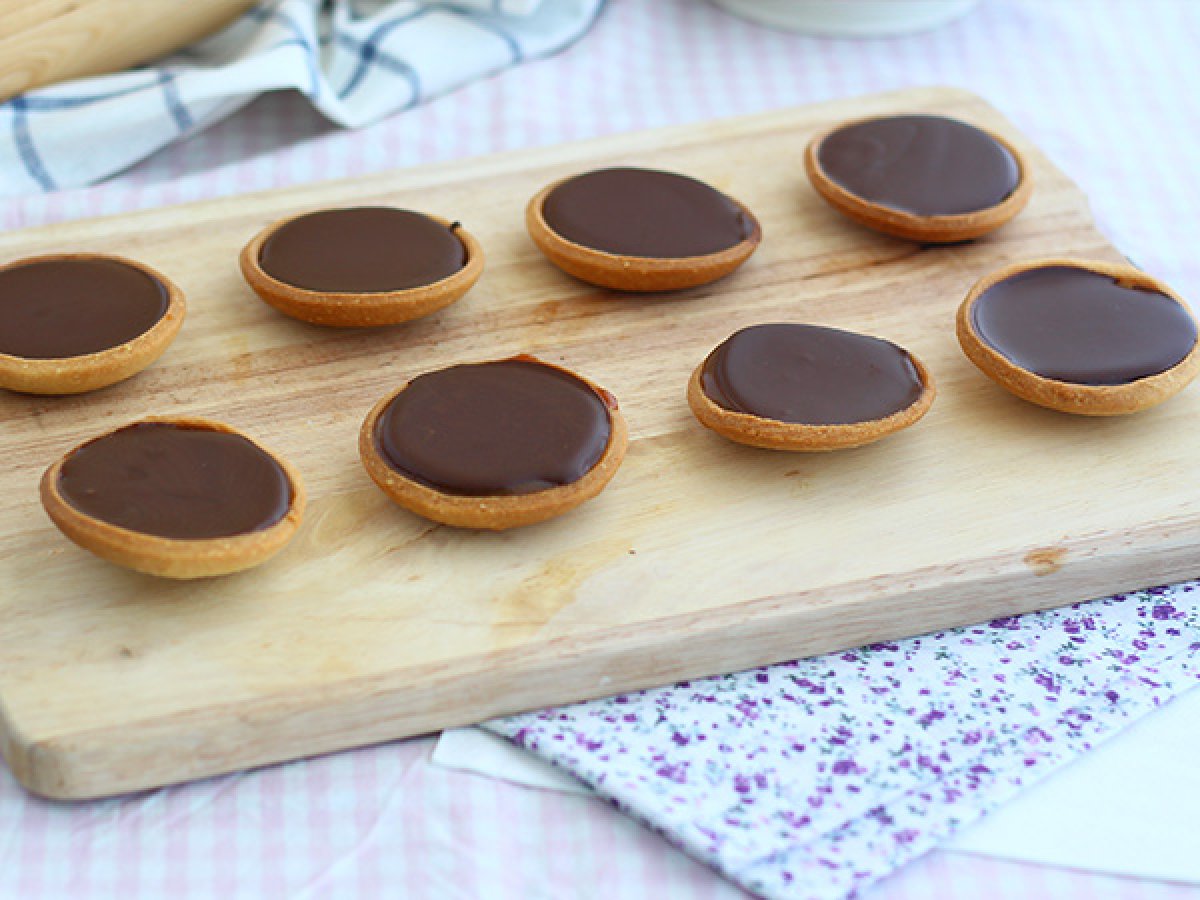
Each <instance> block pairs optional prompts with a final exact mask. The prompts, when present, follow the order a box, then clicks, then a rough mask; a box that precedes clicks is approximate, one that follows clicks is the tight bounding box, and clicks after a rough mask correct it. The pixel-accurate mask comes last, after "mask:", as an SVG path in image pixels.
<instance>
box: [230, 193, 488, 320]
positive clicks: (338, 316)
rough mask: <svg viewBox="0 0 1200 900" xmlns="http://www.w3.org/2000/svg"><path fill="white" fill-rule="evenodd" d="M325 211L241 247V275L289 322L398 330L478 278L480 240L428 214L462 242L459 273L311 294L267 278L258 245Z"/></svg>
mask: <svg viewBox="0 0 1200 900" xmlns="http://www.w3.org/2000/svg"><path fill="white" fill-rule="evenodd" d="M339 211H340V210H339ZM324 212H334V211H333V210H319V211H317V213H313V212H309V213H302V214H300V215H296V216H290V217H288V218H286V219H281V220H279V221H278V222H274V223H272V224H271V225H269V226H267V227H266V228H264V229H263V230H262V231H260V232H259V233H258V234H257V235H255V236H254V237H253V238H252V239H251V240H250V242H249V243H248V244H246V246H245V247H243V248H242V252H241V255H240V256H239V258H238V262H239V264H240V266H241V270H242V276H243V277H244V278H245V279H246V283H247V284H249V285H250V287H251V288H252V289H253V291H254V293H256V294H257V295H258V296H259V297H260V298H261V299H262V300H263V301H264V302H265V303H267V304H268V305H270V306H273V307H274V308H275V309H277V310H279V311H280V312H282V313H284V314H285V315H288V316H291V317H292V318H294V319H300V320H301V321H304V322H310V323H312V324H314V325H332V326H338V327H348V328H361V327H369V326H381V325H398V324H400V323H402V322H408V321H411V320H413V319H419V318H421V317H422V316H427V315H430V314H431V313H434V312H437V311H438V310H439V309H443V308H444V307H447V306H449V305H450V304H451V303H453V302H454V301H456V300H458V299H460V298H461V297H462V296H463V295H464V294H465V293H466V292H467V291H469V290H470V289H471V288H472V287H473V286H474V284H475V282H477V281H478V280H479V276H480V275H482V274H483V262H484V258H483V247H482V246H481V245H480V243H479V241H478V240H476V239H475V237H474V236H473V235H472V234H471V233H470V232H468V231H467V230H466V229H465V228H463V227H462V226H461V225H459V224H458V223H457V222H451V221H450V220H449V219H443V218H441V217H439V216H432V215H428V214H421V215H423V216H424V217H425V218H427V219H430V220H432V221H433V222H436V223H437V224H439V225H442V226H444V227H446V228H448V229H450V230H451V231H452V232H453V233H454V236H455V237H457V238H458V240H459V241H460V242H461V243H462V246H463V251H464V254H465V262H464V263H463V266H462V268H460V269H459V270H458V271H456V272H453V273H452V274H450V275H447V276H445V277H443V278H441V279H439V280H437V281H433V282H431V283H428V284H421V285H418V286H416V287H409V288H404V289H401V290H389V291H335V290H312V289H309V288H304V287H298V286H296V285H294V284H288V283H287V282H286V281H282V280H280V279H279V278H277V277H275V276H274V275H271V274H270V273H268V272H267V271H266V270H265V269H264V268H263V266H262V264H261V255H262V250H263V245H264V244H265V243H266V242H267V241H268V240H270V239H271V238H272V237H273V236H274V235H275V233H276V232H277V231H279V230H280V229H281V228H283V227H284V226H285V225H289V224H291V223H292V222H295V221H296V220H298V219H303V218H306V217H308V216H312V215H317V214H320V213H324ZM402 212H407V211H406V210H404V211H402Z"/></svg>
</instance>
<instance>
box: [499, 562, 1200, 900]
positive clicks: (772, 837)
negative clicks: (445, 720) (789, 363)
mask: <svg viewBox="0 0 1200 900" xmlns="http://www.w3.org/2000/svg"><path fill="white" fill-rule="evenodd" d="M1197 597H1200V593H1197V585H1196V584H1194V583H1192V584H1186V585H1178V586H1175V587H1171V588H1156V589H1153V590H1149V591H1139V592H1137V593H1131V594H1128V595H1118V596H1116V597H1111V598H1108V599H1106V600H1098V601H1093V602H1091V603H1086V604H1078V605H1076V606H1072V607H1068V608H1066V609H1061V610H1053V611H1050V612H1044V613H1036V614H1032V615H1027V616H1020V617H1013V618H1004V619H997V620H995V621H992V622H989V623H986V624H983V625H978V626H974V627H965V628H957V629H953V630H950V631H946V632H939V633H937V634H931V635H925V636H922V637H917V638H909V639H907V640H902V641H888V642H885V643H881V644H874V645H871V646H869V647H863V648H860V649H857V650H851V651H846V652H844V653H834V654H829V655H827V656H820V657H815V658H813V659H808V660H800V661H796V662H791V663H784V664H781V665H777V666H772V667H769V668H765V669H754V670H750V671H747V672H741V673H737V674H734V675H725V676H720V677H716V678H706V679H701V680H696V681H692V682H684V683H681V684H678V685H674V686H671V687H664V688H658V689H655V690H649V691H641V692H637V693H632V694H622V695H618V696H616V697H611V698H608V699H606V700H598V701H593V702H590V703H581V704H577V705H575V706H568V707H561V708H558V709H549V710H544V711H542V712H537V713H529V714H526V715H520V716H513V717H510V718H507V719H501V720H496V721H493V722H489V723H487V724H486V726H485V727H487V728H488V729H490V730H492V731H495V732H497V733H499V734H503V735H505V736H506V737H509V738H510V739H512V740H513V741H514V742H515V743H517V744H518V745H519V746H522V747H525V748H526V749H529V750H532V751H533V752H534V753H536V754H538V755H539V756H541V757H543V758H544V759H547V760H549V761H550V762H553V763H554V764H556V765H557V766H559V767H561V768H563V769H565V770H567V771H568V772H570V773H572V774H573V775H575V776H577V777H578V778H580V779H582V780H583V781H584V782H586V783H587V784H588V785H589V786H590V787H591V788H593V789H594V790H595V791H596V792H597V793H598V794H600V795H601V796H603V797H605V798H607V799H608V800H610V801H611V802H613V803H614V804H616V805H617V806H618V807H619V808H620V809H622V810H624V811H626V812H628V813H630V814H631V815H633V816H635V817H636V818H638V819H640V820H641V821H643V822H645V823H646V824H647V825H649V826H650V827H652V828H654V829H655V830H656V831H659V832H660V833H662V834H663V835H664V836H666V837H667V838H668V839H669V840H671V841H672V842H673V843H675V844H677V845H678V846H680V847H681V848H682V849H684V850H685V851H687V852H688V853H690V854H691V855H692V856H695V857H696V858H698V859H700V860H703V861H704V862H707V863H708V864H709V865H711V866H713V867H714V868H716V869H717V870H718V871H720V872H722V873H723V874H725V875H726V876H727V877H729V878H730V879H731V880H733V881H735V882H737V883H739V884H741V885H742V886H743V887H745V888H747V889H749V890H750V891H752V892H754V893H756V894H759V895H762V896H765V897H769V898H780V900H782V898H841V897H845V896H848V895H849V894H851V893H852V892H854V891H856V890H858V889H860V888H862V887H864V886H865V885H867V884H870V883H871V882H873V881H875V880H877V879H879V878H881V877H883V876H884V875H886V874H888V873H890V872H892V871H893V870H895V869H896V868H899V867H900V866H901V865H903V864H904V863H906V862H908V861H909V860H911V859H914V858H915V857H917V856H919V855H920V854H922V853H924V852H925V851H927V850H929V849H930V848H932V847H934V846H937V845H939V844H942V843H943V842H945V841H946V840H947V839H948V838H949V837H951V836H952V835H954V834H955V833H957V832H958V831H960V830H961V829H963V828H964V827H965V826H966V825H968V824H970V823H972V822H974V821H976V820H977V819H978V818H979V817H980V816H982V815H983V814H984V813H986V812H988V811H990V810H992V809H995V808H997V807H999V806H1000V805H1001V804H1003V803H1005V802H1007V801H1008V800H1010V799H1012V798H1013V797H1014V796H1016V795H1017V794H1018V793H1019V792H1020V791H1021V790H1022V788H1024V787H1025V786H1027V785H1029V784H1032V783H1033V782H1034V781H1036V780H1038V779H1040V778H1042V777H1044V776H1045V775H1047V774H1049V773H1050V772H1052V771H1054V770H1056V769H1058V768H1059V767H1060V766H1062V765H1063V764H1064V763H1066V762H1068V761H1070V760H1071V759H1074V758H1076V757H1077V756H1079V755H1081V754H1083V753H1084V752H1086V751H1087V750H1089V749H1090V748H1091V747H1092V746H1093V745H1095V744H1097V743H1099V742H1100V741H1102V740H1105V739H1107V738H1108V737H1110V736H1112V735H1113V734H1115V733H1116V732H1117V731H1119V730H1120V729H1121V728H1122V727H1124V726H1125V725H1127V724H1129V723H1131V722H1133V721H1135V720H1136V719H1138V718H1139V717H1141V716H1142V715H1144V714H1145V713H1147V712H1148V711H1150V710H1152V709H1154V708H1155V707H1157V706H1159V705H1161V704H1163V703H1165V702H1166V701H1168V700H1170V699H1171V698H1173V697H1174V696H1176V695H1178V694H1180V693H1183V692H1184V691H1185V690H1187V689H1188V688H1189V687H1191V686H1193V685H1194V684H1196V681H1197V677H1198V676H1200V652H1198V651H1200V604H1198V603H1197Z"/></svg>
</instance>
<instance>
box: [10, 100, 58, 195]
mask: <svg viewBox="0 0 1200 900" xmlns="http://www.w3.org/2000/svg"><path fill="white" fill-rule="evenodd" d="M11 103H12V112H13V116H12V131H13V144H14V145H15V146H16V148H17V154H18V155H19V156H20V157H21V165H23V166H24V167H25V171H26V172H28V173H29V177H31V178H32V179H33V180H34V181H36V182H37V183H38V185H39V186H40V187H41V189H42V190H43V191H53V190H55V189H56V188H57V185H56V184H55V183H54V179H53V178H51V177H50V173H49V172H48V171H47V170H46V164H45V163H44V162H42V157H41V156H40V155H39V154H38V152H37V147H35V146H34V145H33V135H31V134H30V133H29V117H28V115H27V111H26V106H25V98H24V97H20V96H18V97H13V99H12V101H11Z"/></svg>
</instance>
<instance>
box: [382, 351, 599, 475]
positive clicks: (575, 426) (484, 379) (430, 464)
mask: <svg viewBox="0 0 1200 900" xmlns="http://www.w3.org/2000/svg"><path fill="white" fill-rule="evenodd" d="M610 404H613V405H615V401H613V400H612V398H611V397H609V396H607V395H602V394H600V393H598V392H597V391H596V390H595V389H594V388H592V387H591V386H590V385H589V384H587V383H586V382H585V381H583V380H582V379H580V378H578V377H576V376H575V375H572V374H571V373H570V372H567V371H564V370H563V369H559V368H557V367H555V366H551V365H547V364H545V363H542V362H539V361H537V360H535V359H532V358H530V357H516V358H514V359H505V360H499V361H496V362H486V363H477V364H474V365H459V366H451V367H450V368H447V369H441V370H439V371H437V372H430V373H428V374H425V375H420V376H418V377H416V378H414V379H413V380H412V381H411V382H410V383H409V384H408V386H407V387H405V388H404V390H402V391H400V393H399V394H397V395H396V397H395V398H394V399H393V400H392V401H391V403H389V404H388V406H387V407H386V409H384V411H383V413H382V414H381V415H380V416H379V419H378V422H377V424H376V428H375V440H376V443H377V446H378V448H379V451H380V454H381V456H382V457H383V459H384V461H385V462H387V463H388V465H390V466H392V467H393V468H394V469H396V470H397V471H398V472H400V473H401V474H403V475H405V476H406V477H408V478H410V479H412V480H414V481H417V482H419V483H421V484H424V485H426V486H428V487H432V488H434V489H436V490H438V491H441V492H443V493H447V494H458V495H466V496H489V495H493V496H494V495H514V494H529V493H533V492H534V491H541V490H546V489H548V488H554V487H560V486H563V485H568V484H571V483H572V482H575V481H578V480H579V479H580V478H582V477H583V476H584V475H586V474H587V473H588V472H589V471H590V470H591V469H592V468H593V467H594V466H595V465H596V463H597V462H599V461H600V458H601V457H602V456H603V455H604V452H605V450H606V449H607V447H608V442H609V438H610V436H611V433H612V420H611V418H610V416H609V406H610Z"/></svg>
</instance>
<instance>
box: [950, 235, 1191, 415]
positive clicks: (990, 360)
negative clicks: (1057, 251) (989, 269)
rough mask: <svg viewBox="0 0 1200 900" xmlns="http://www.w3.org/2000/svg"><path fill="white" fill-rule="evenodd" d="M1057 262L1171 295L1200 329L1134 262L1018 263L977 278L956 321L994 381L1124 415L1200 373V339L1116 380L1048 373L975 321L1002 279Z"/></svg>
mask: <svg viewBox="0 0 1200 900" xmlns="http://www.w3.org/2000/svg"><path fill="white" fill-rule="evenodd" d="M1054 268H1066V269H1079V270H1081V271H1084V272H1092V273H1097V274H1100V275H1104V276H1107V277H1108V278H1110V279H1112V281H1113V282H1114V283H1115V284H1116V285H1117V286H1119V287H1124V288H1133V289H1135V290H1142V291H1146V292H1148V293H1151V294H1158V295H1161V296H1163V297H1166V298H1169V299H1170V300H1172V301H1174V302H1175V303H1177V304H1178V305H1179V307H1180V312H1181V313H1182V314H1183V315H1182V316H1181V317H1180V318H1183V319H1184V321H1187V320H1190V322H1191V328H1192V333H1193V335H1195V334H1196V332H1197V326H1196V321H1195V318H1194V316H1193V315H1192V313H1191V311H1190V310H1189V309H1188V306H1187V304H1186V303H1185V302H1184V301H1183V299H1182V298H1181V297H1180V296H1179V295H1178V294H1176V293H1175V292H1174V291H1173V290H1171V288H1170V287H1168V286H1167V285H1165V284H1163V283H1162V282H1161V281H1159V280H1158V279H1157V278H1153V277H1152V276H1150V275H1147V274H1146V273H1145V272H1142V271H1140V270H1139V269H1135V268H1134V267H1132V266H1128V265H1121V264H1116V263H1109V262H1100V261H1095V260H1078V259H1061V258H1047V259H1037V260H1029V261H1026V262H1019V263H1013V264H1012V265H1009V266H1005V267H1004V268H1002V269H999V270H998V271H996V272H993V273H991V274H990V275H986V276H984V277H983V278H981V279H980V280H979V281H978V282H976V283H975V286H974V287H972V288H971V290H970V292H969V293H968V294H967V296H966V299H965V300H963V302H962V304H961V305H960V306H959V308H958V314H957V317H956V321H955V331H956V333H957V335H958V343H959V345H960V346H961V347H962V350H963V353H965V354H966V355H967V358H968V359H970V360H971V362H973V363H974V364H975V365H976V366H977V367H978V368H979V370H980V371H981V372H983V374H984V375H986V376H987V377H988V378H990V379H992V381H994V382H996V383H997V384H998V385H1000V386H1001V387H1003V388H1004V389H1005V390H1007V391H1009V392H1011V393H1013V394H1015V395H1017V396H1018V397H1020V398H1021V399H1023V400H1028V401H1029V402H1030V403H1035V404H1037V405H1038V406H1045V407H1048V408H1049V409H1054V410H1058V411H1060V412H1066V413H1075V414H1076V415H1083V416H1118V415H1124V414H1126V413H1132V412H1138V411H1139V410H1143V409H1147V408H1149V407H1151V406H1155V405H1157V404H1159V403H1162V402H1163V401H1164V400H1167V399H1168V398H1170V397H1172V396H1174V395H1175V394H1177V393H1179V391H1181V390H1183V388H1184V387H1186V386H1187V385H1188V383H1189V382H1191V381H1192V379H1194V378H1195V377H1196V375H1197V374H1198V373H1200V341H1196V340H1194V339H1193V343H1192V346H1191V349H1190V350H1188V351H1187V352H1186V354H1185V355H1183V356H1182V358H1181V359H1179V361H1178V362H1176V363H1175V364H1174V365H1171V366H1169V367H1168V368H1166V369H1164V370H1162V371H1159V372H1156V373H1153V374H1148V375H1146V376H1144V377H1138V378H1133V379H1131V380H1128V381H1125V382H1123V383H1116V384H1086V383H1079V382H1073V381H1066V380H1060V379H1057V378H1050V377H1045V376H1043V375H1039V374H1037V373H1036V372H1033V371H1031V370H1030V369H1027V368H1024V367H1022V366H1020V365H1018V364H1017V363H1015V362H1013V360H1011V359H1009V358H1008V357H1007V356H1006V355H1004V354H1003V353H1001V352H1000V351H999V350H997V349H996V348H995V347H993V346H991V345H990V344H989V343H988V342H987V341H986V340H985V339H984V338H983V336H981V335H980V334H979V332H978V331H977V330H976V328H975V326H974V324H973V310H974V307H975V304H976V303H977V302H978V300H979V298H980V297H981V296H983V294H984V293H985V292H986V291H987V290H988V289H989V288H991V287H993V286H995V285H997V284H999V283H1000V282H1003V281H1006V280H1008V279H1011V278H1014V277H1015V276H1019V275H1022V274H1025V273H1032V272H1035V271H1036V270H1039V269H1054ZM1184 317H1186V318H1184Z"/></svg>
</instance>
